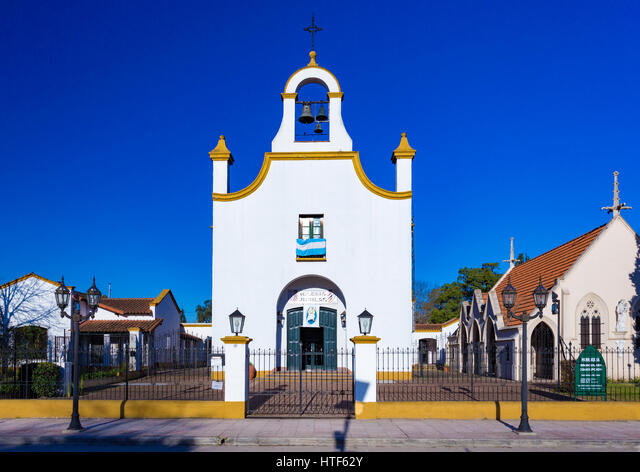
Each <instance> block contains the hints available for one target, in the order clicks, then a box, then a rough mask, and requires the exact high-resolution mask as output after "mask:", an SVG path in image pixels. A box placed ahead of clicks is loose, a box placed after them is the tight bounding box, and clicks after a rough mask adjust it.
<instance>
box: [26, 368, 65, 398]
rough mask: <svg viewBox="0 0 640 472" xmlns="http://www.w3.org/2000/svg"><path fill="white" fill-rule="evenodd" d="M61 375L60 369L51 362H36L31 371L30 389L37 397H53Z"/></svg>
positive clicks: (56, 391)
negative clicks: (31, 383)
mask: <svg viewBox="0 0 640 472" xmlns="http://www.w3.org/2000/svg"><path fill="white" fill-rule="evenodd" d="M61 377H62V373H61V369H60V367H59V366H57V365H56V364H53V363H51V362H42V363H40V364H38V365H37V366H36V367H35V369H34V371H33V385H32V386H31V389H32V390H33V393H35V394H36V396H37V397H55V396H56V395H57V394H58V385H59V383H60V379H61Z"/></svg>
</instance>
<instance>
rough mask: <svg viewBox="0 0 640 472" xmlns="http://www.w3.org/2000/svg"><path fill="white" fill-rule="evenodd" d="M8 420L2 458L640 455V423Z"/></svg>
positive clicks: (2, 430)
mask: <svg viewBox="0 0 640 472" xmlns="http://www.w3.org/2000/svg"><path fill="white" fill-rule="evenodd" d="M81 422H82V425H83V426H84V428H85V429H84V430H83V431H81V432H74V433H70V432H66V431H65V429H66V428H67V426H68V424H69V420H68V419H2V420H0V452H2V451H20V450H24V451H26V450H28V451H37V450H41V451H56V450H65V451H87V450H93V451H100V450H105V449H112V450H115V449H118V450H127V451H172V450H174V451H220V452H223V451H228V452H231V451H287V450H291V451H313V452H327V451H338V452H349V451H370V452H376V451H385V452H391V451H403V452H405V451H489V450H490V451H546V452H549V451H558V452H562V451H593V452H605V451H609V452H640V422H639V421H598V422H595V421H594V422H587V421H531V427H532V429H533V430H534V434H533V435H519V434H517V433H516V432H515V429H516V428H517V426H518V423H519V421H518V420H515V421H496V420H415V419H384V420H353V419H344V418H336V419H333V418H300V419H298V418H286V419H281V418H251V419H243V420H231V419H100V418H82V419H81Z"/></svg>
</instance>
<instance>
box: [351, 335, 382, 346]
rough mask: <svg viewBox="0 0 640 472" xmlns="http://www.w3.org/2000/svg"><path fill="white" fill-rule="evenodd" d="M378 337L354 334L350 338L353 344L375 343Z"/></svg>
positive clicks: (378, 339)
mask: <svg viewBox="0 0 640 472" xmlns="http://www.w3.org/2000/svg"><path fill="white" fill-rule="evenodd" d="M378 341H380V338H378V337H376V336H354V337H353V338H351V342H352V343H353V344H377V343H378Z"/></svg>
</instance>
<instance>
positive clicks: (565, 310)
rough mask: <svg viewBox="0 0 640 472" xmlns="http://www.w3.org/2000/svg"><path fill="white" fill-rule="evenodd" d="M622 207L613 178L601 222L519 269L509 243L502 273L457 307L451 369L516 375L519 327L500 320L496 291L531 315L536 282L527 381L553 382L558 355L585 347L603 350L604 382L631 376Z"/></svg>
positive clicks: (635, 268) (635, 250) (634, 363)
mask: <svg viewBox="0 0 640 472" xmlns="http://www.w3.org/2000/svg"><path fill="white" fill-rule="evenodd" d="M623 209H630V207H627V206H625V204H624V203H622V204H621V203H620V199H619V191H618V172H614V201H613V205H612V206H611V207H605V208H603V210H609V212H611V213H613V217H612V219H611V220H610V221H609V222H608V223H607V224H605V225H602V226H599V227H597V228H595V229H592V230H591V231H588V232H587V233H585V234H583V235H581V236H578V237H577V238H574V239H572V240H571V241H569V242H566V243H564V244H562V245H560V246H558V247H556V248H554V249H552V250H550V251H548V252H545V253H544V254H541V255H540V256H537V257H535V258H533V259H531V260H529V261H527V262H525V263H523V264H519V265H514V262H515V259H514V257H513V245H512V248H511V259H510V261H509V262H510V267H509V269H508V271H507V272H506V273H505V274H504V275H503V276H502V277H501V279H500V280H499V281H498V282H497V283H496V285H495V286H494V287H493V288H492V289H491V290H490V291H489V292H488V293H481V292H480V290H476V292H475V294H474V296H473V299H472V300H471V302H464V303H463V305H462V307H461V310H460V328H459V332H458V339H457V341H458V345H457V346H455V345H452V344H450V346H449V351H450V356H451V357H452V358H453V359H455V363H456V364H457V367H458V369H459V370H462V371H467V372H470V371H473V372H475V373H478V374H489V375H496V376H498V377H501V378H510V379H514V378H516V379H517V378H519V377H520V355H519V353H520V350H521V342H522V341H521V336H522V323H521V322H520V321H518V320H516V319H515V318H512V319H511V321H509V320H508V316H507V310H506V308H505V306H504V304H503V301H502V290H503V289H504V288H505V287H506V286H507V284H508V282H509V280H510V281H511V284H512V285H513V286H514V287H515V288H516V290H517V292H518V298H517V301H516V306H514V308H513V309H512V311H513V312H514V313H517V314H519V313H522V312H523V311H526V312H529V313H530V314H535V313H536V312H537V308H536V307H535V305H534V300H533V291H534V289H535V288H536V286H537V285H538V282H539V277H541V278H542V284H543V285H544V286H545V287H546V288H547V289H548V290H549V292H550V294H549V297H548V301H547V305H546V307H545V308H544V309H543V316H542V317H541V318H536V319H534V320H532V321H530V322H529V323H528V324H527V338H528V339H527V352H528V353H529V354H530V355H529V364H530V365H531V368H530V369H529V370H528V377H530V379H548V380H557V376H558V375H559V369H558V367H559V366H558V361H559V359H558V355H560V356H561V357H562V359H560V361H562V360H565V359H570V358H571V353H569V347H571V351H572V353H573V359H574V360H575V357H577V356H576V353H579V352H580V351H582V350H583V349H584V348H585V347H586V346H588V345H593V346H594V347H596V348H597V349H599V350H600V351H601V352H608V354H607V355H605V357H604V358H605V362H606V363H607V369H608V374H607V375H608V377H610V378H627V377H626V376H627V374H628V375H629V376H631V371H633V372H634V373H636V374H637V372H638V370H639V369H640V357H639V354H638V353H639V352H640V350H639V349H640V238H639V237H638V235H637V234H636V232H635V231H634V230H633V229H632V228H631V227H630V226H629V224H628V223H627V222H626V221H625V220H624V219H623V218H622V216H621V215H620V210H623ZM514 353H518V354H517V355H514ZM614 364H615V365H614ZM628 370H629V372H627V371H628ZM560 375H562V374H560ZM634 375H635V374H634Z"/></svg>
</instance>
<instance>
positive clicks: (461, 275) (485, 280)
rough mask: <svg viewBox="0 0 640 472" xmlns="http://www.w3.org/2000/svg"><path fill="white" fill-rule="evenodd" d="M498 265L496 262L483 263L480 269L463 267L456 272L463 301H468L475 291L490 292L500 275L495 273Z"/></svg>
mask: <svg viewBox="0 0 640 472" xmlns="http://www.w3.org/2000/svg"><path fill="white" fill-rule="evenodd" d="M499 265H500V264H498V263H497V262H485V263H484V264H482V267H480V268H477V267H463V268H462V269H460V270H458V283H459V284H460V287H461V289H462V293H463V298H464V300H467V301H470V300H471V298H472V297H473V292H474V291H475V290H476V289H480V291H481V292H488V291H489V290H491V288H492V287H493V286H494V285H495V284H496V282H497V281H498V280H499V279H500V276H501V275H502V274H499V273H497V272H496V269H498V266H499Z"/></svg>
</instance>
